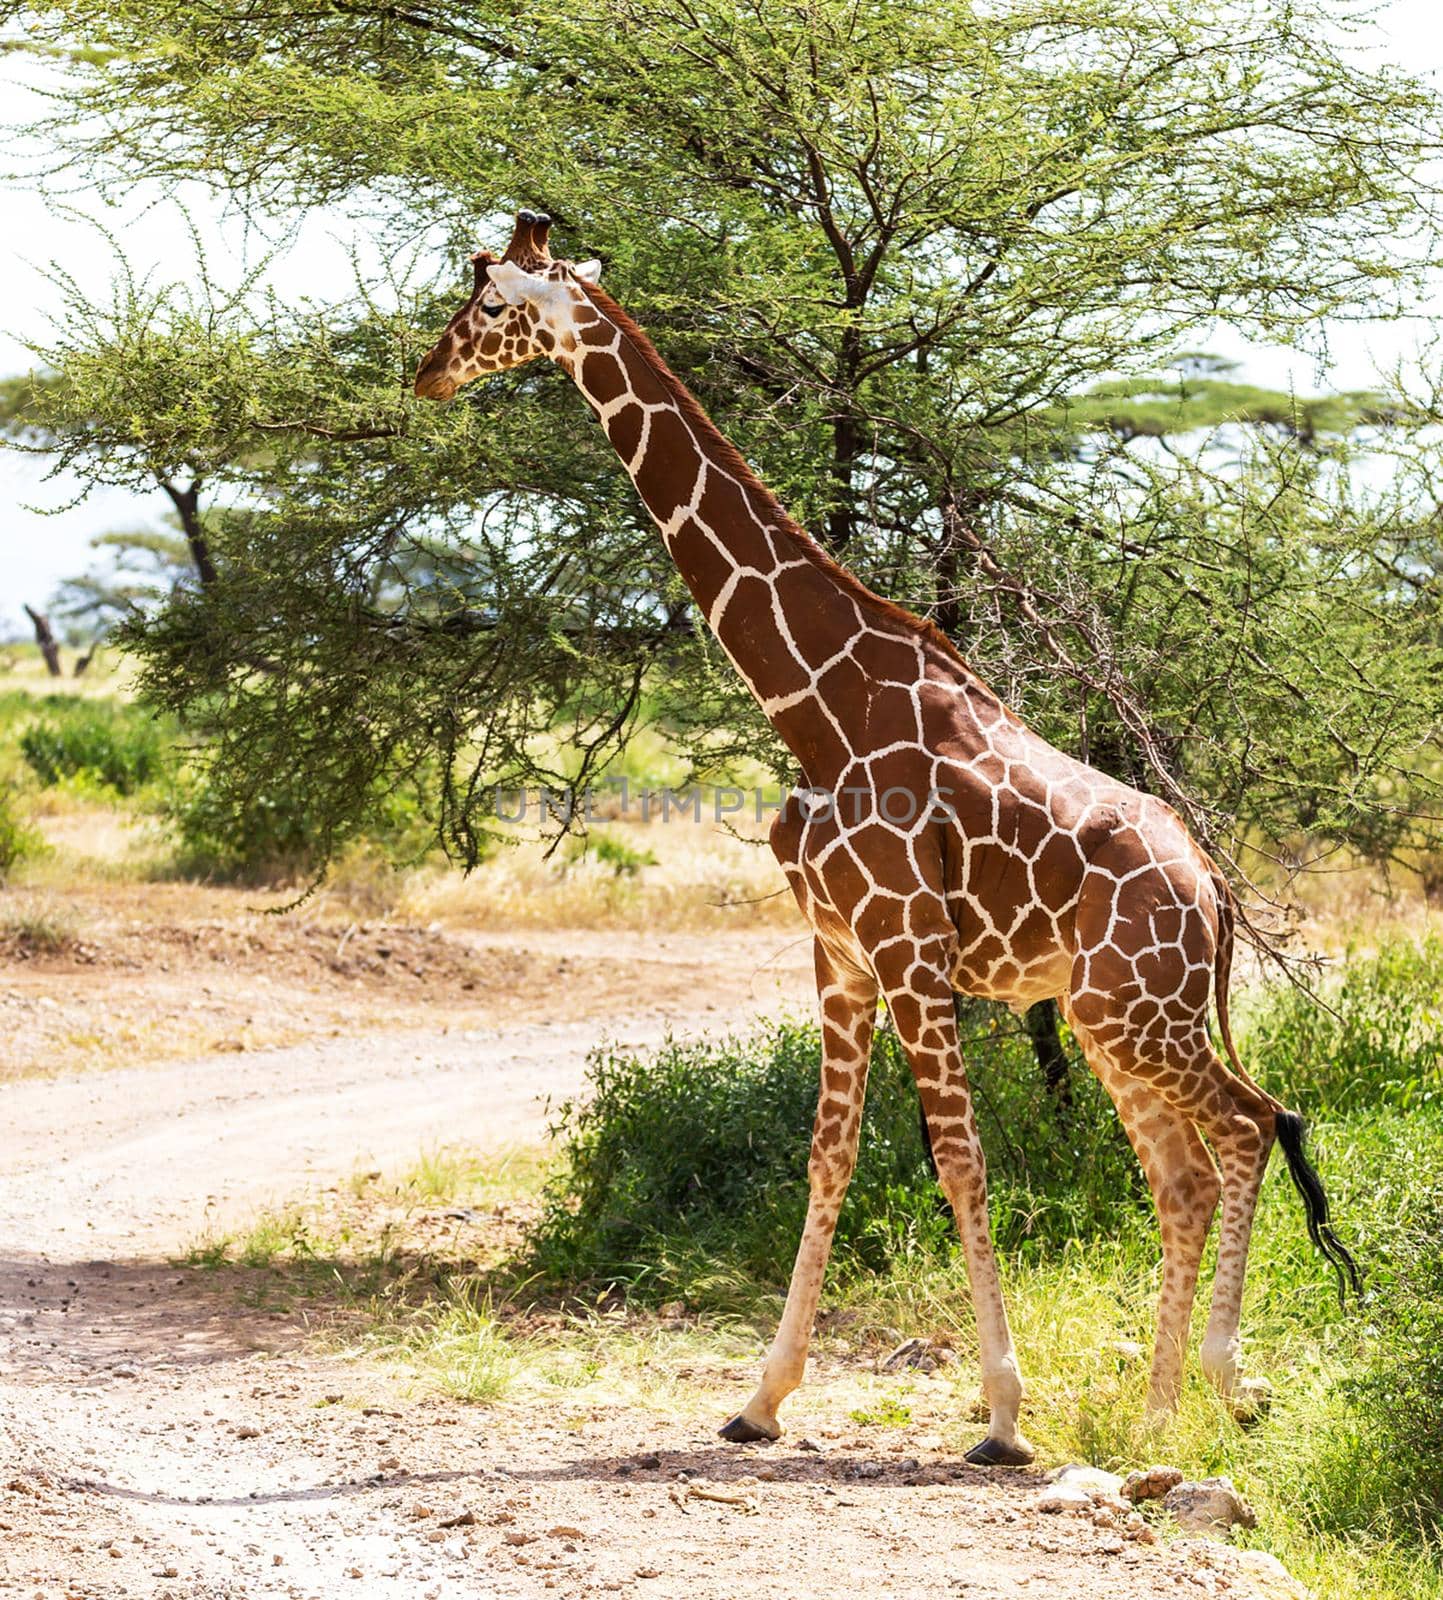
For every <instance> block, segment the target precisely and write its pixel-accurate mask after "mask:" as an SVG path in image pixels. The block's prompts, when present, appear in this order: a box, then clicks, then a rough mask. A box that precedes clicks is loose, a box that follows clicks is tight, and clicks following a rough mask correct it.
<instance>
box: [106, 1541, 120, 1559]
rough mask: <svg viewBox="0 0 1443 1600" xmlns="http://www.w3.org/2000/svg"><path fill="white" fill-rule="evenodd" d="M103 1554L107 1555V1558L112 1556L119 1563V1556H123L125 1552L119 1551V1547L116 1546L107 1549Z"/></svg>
mask: <svg viewBox="0 0 1443 1600" xmlns="http://www.w3.org/2000/svg"><path fill="white" fill-rule="evenodd" d="M105 1553H106V1555H108V1556H114V1558H115V1559H116V1560H117V1561H119V1560H120V1558H121V1556H122V1555H123V1554H124V1553H125V1552H124V1551H123V1550H121V1549H120V1547H119V1546H118V1545H111V1547H110V1548H109V1549H108V1550H107V1551H106V1552H105Z"/></svg>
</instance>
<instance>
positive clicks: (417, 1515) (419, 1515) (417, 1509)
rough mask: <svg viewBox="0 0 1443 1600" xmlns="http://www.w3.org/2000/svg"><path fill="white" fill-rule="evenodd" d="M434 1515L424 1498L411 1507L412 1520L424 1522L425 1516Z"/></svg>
mask: <svg viewBox="0 0 1443 1600" xmlns="http://www.w3.org/2000/svg"><path fill="white" fill-rule="evenodd" d="M435 1515H436V1513H435V1512H434V1511H433V1510H432V1509H431V1507H430V1506H428V1505H427V1504H426V1503H425V1501H424V1500H418V1501H417V1502H416V1504H415V1505H413V1506H412V1507H411V1521H412V1522H424V1521H425V1520H426V1518H427V1517H434V1516H435ZM507 1520H508V1521H510V1518H507Z"/></svg>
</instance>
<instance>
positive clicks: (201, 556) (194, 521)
mask: <svg viewBox="0 0 1443 1600" xmlns="http://www.w3.org/2000/svg"><path fill="white" fill-rule="evenodd" d="M160 486H161V488H162V489H164V490H165V492H166V493H167V494H168V495H169V496H170V503H171V504H172V505H173V506H174V507H175V514H176V516H177V517H179V518H180V530H181V532H182V533H183V534H184V535H185V542H186V543H187V544H188V545H189V546H190V558H191V560H192V561H194V562H195V570H196V574H197V576H198V577H199V578H200V581H201V586H202V588H209V586H210V585H211V584H213V583H214V582H215V578H216V572H215V559H214V557H213V556H212V555H211V553H210V543H209V541H208V540H207V539H206V536H205V526H204V524H203V523H202V522H201V517H200V479H199V478H196V479H195V480H194V481H193V482H192V483H191V485H190V487H189V488H187V489H181V488H179V487H178V486H177V485H175V484H173V483H171V482H169V481H168V480H167V479H165V478H162V479H161V480H160Z"/></svg>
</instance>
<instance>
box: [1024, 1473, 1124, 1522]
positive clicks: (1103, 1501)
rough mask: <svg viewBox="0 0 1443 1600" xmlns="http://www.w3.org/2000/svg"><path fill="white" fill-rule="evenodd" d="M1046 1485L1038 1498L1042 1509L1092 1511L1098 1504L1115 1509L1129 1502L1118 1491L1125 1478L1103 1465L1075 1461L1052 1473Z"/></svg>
mask: <svg viewBox="0 0 1443 1600" xmlns="http://www.w3.org/2000/svg"><path fill="white" fill-rule="evenodd" d="M1047 1485H1048V1486H1047V1488H1045V1489H1044V1490H1043V1491H1042V1495H1041V1497H1040V1498H1039V1500H1038V1501H1037V1509H1038V1510H1039V1511H1087V1512H1090V1511H1091V1510H1092V1509H1093V1508H1094V1507H1095V1506H1106V1507H1107V1508H1108V1509H1109V1510H1112V1511H1125V1510H1126V1509H1127V1502H1126V1501H1125V1500H1124V1499H1123V1498H1122V1496H1121V1494H1120V1493H1119V1491H1120V1490H1121V1488H1122V1479H1121V1478H1119V1477H1118V1475H1117V1474H1116V1473H1115V1472H1104V1471H1103V1470H1102V1468H1101V1467H1087V1466H1083V1465H1082V1464H1081V1463H1080V1462H1072V1463H1070V1464H1069V1465H1068V1466H1065V1467H1058V1469H1057V1470H1056V1471H1055V1472H1052V1473H1049V1474H1048V1478H1047Z"/></svg>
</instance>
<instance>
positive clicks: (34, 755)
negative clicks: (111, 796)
mask: <svg viewBox="0 0 1443 1600" xmlns="http://www.w3.org/2000/svg"><path fill="white" fill-rule="evenodd" d="M167 746H168V740H167V738H166V736H165V733H164V731H163V730H162V728H161V727H160V726H159V724H158V723H157V722H156V721H155V719H154V718H153V717H151V716H150V714H149V713H148V712H146V711H144V710H142V709H140V708H139V707H135V706H123V705H107V704H104V703H102V702H98V701H93V700H75V699H70V698H66V697H62V696H58V695H57V696H52V697H50V699H49V700H48V701H47V702H46V709H45V711H44V712H43V713H42V714H41V715H40V716H39V717H38V718H37V719H36V720H35V721H34V722H32V723H31V724H30V726H29V727H28V728H26V729H25V731H24V732H23V733H22V734H21V735H20V749H21V751H22V753H23V754H24V756H25V759H26V761H27V762H28V763H29V764H30V767H31V770H32V771H33V772H34V773H35V776H36V777H37V778H39V780H40V782H41V783H43V784H45V785H47V786H50V785H53V784H57V783H62V782H64V781H65V780H66V779H75V778H78V779H80V780H81V781H83V782H89V783H93V784H100V785H104V786H105V787H106V788H108V789H113V790H114V791H115V792H116V793H117V794H122V795H129V794H134V793H135V792H136V790H138V789H141V788H144V787H145V786H146V785H147V784H150V783H153V782H155V781H156V780H157V779H159V778H160V777H161V776H163V774H164V772H165V769H166V754H167Z"/></svg>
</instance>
